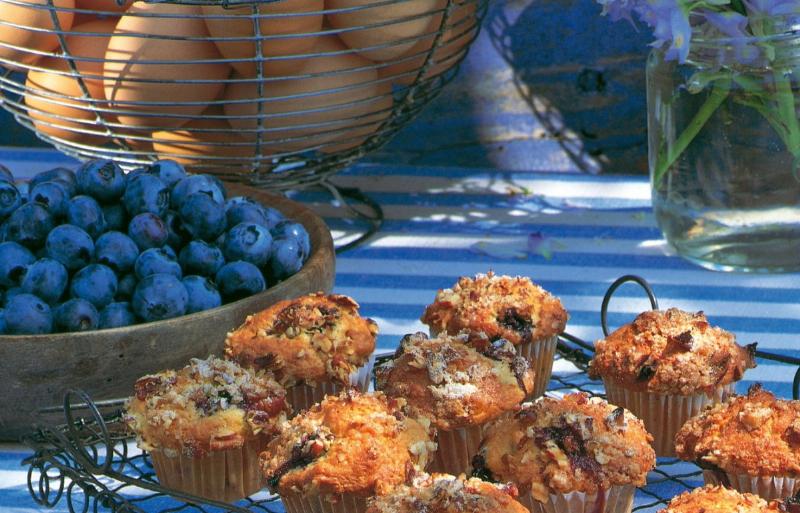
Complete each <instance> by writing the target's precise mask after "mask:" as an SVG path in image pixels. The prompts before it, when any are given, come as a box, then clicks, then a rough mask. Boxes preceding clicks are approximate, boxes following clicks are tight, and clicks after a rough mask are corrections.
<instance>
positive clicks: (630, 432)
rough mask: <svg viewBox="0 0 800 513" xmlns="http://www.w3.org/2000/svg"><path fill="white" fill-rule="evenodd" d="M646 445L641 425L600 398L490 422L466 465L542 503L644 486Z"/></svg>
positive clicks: (524, 410)
mask: <svg viewBox="0 0 800 513" xmlns="http://www.w3.org/2000/svg"><path fill="white" fill-rule="evenodd" d="M652 440H653V438H652V436H650V434H649V433H648V432H647V431H646V430H645V428H644V424H643V423H642V421H641V420H639V419H638V418H636V417H635V416H633V414H631V413H630V412H629V411H627V410H625V409H623V408H618V407H616V406H613V405H610V404H608V403H607V402H606V401H604V400H602V399H600V398H590V397H589V396H588V395H587V394H584V393H576V394H569V395H566V396H564V397H563V398H562V399H556V398H551V397H543V398H540V399H539V400H537V401H535V402H533V403H526V404H524V405H523V406H522V407H521V408H520V409H519V411H517V413H516V414H514V415H513V416H509V417H503V418H501V419H500V420H498V421H497V422H495V423H494V424H493V425H492V426H491V427H490V428H489V430H488V432H487V434H486V436H485V438H484V441H483V444H482V446H481V449H480V451H479V452H478V454H477V455H476V456H475V458H474V459H473V462H472V465H473V468H474V469H475V475H476V476H479V477H483V478H484V479H490V480H492V481H498V482H506V481H509V482H512V483H514V484H515V485H517V487H519V489H520V491H521V492H523V493H526V492H528V491H530V493H531V494H532V496H533V497H534V498H535V499H536V500H538V501H540V502H546V501H547V499H548V497H549V495H550V494H551V493H569V492H583V493H588V494H595V493H599V492H601V491H604V490H608V489H609V488H610V487H611V486H614V485H628V484H632V485H636V486H641V485H644V484H645V481H646V477H647V473H648V472H649V471H650V470H651V469H652V468H653V467H654V466H655V453H654V451H653V448H652V447H651V446H650V443H651V442H652Z"/></svg>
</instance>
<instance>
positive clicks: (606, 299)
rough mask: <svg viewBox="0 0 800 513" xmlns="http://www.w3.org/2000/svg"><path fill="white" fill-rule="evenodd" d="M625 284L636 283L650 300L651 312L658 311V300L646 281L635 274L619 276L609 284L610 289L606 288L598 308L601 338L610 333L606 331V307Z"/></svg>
mask: <svg viewBox="0 0 800 513" xmlns="http://www.w3.org/2000/svg"><path fill="white" fill-rule="evenodd" d="M626 283H636V284H637V285H639V286H640V287H642V289H644V291H645V293H646V294H647V298H648V299H649V300H650V308H651V309H653V310H658V299H657V298H656V294H655V292H653V288H652V287H651V286H650V284H649V283H648V282H647V280H645V279H644V278H642V277H641V276H637V275H635V274H626V275H625V276H620V277H619V278H617V279H616V280H615V281H614V283H612V284H611V286H610V287H608V290H607V291H606V294H605V295H604V296H603V304H602V305H601V306H600V326H601V327H602V328H603V336H606V337H607V336H608V334H609V333H610V332H611V331H610V330H609V329H608V305H609V303H611V299H612V298H613V297H614V293H615V292H616V291H617V289H618V288H620V287H621V286H622V285H624V284H626Z"/></svg>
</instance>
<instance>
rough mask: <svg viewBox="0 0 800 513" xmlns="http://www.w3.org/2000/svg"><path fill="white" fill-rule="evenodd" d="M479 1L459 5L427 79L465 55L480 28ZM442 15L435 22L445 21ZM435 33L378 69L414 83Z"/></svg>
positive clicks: (396, 80)
mask: <svg viewBox="0 0 800 513" xmlns="http://www.w3.org/2000/svg"><path fill="white" fill-rule="evenodd" d="M476 11H477V8H476V2H474V1H473V2H470V3H465V4H463V5H460V6H458V7H456V9H455V10H454V11H453V14H452V15H451V16H450V19H449V20H448V23H447V29H446V31H445V33H444V34H442V38H441V40H440V43H439V44H440V46H439V47H438V48H437V49H436V52H435V53H434V55H433V57H432V59H431V63H430V67H429V68H428V71H427V73H426V74H425V77H424V78H426V79H429V78H433V77H436V76H437V75H440V74H442V73H444V72H445V71H447V70H449V69H450V68H452V67H453V66H455V64H456V63H457V62H458V61H459V60H460V59H461V57H463V55H464V53H465V52H466V51H467V46H468V45H469V43H470V41H472V38H473V37H475V34H476V33H477V31H478V21H477V18H476ZM441 20H442V17H441V15H440V16H438V17H437V18H436V20H435V24H436V25H435V26H438V24H440V23H441ZM433 42H434V37H428V38H425V39H423V40H421V41H420V42H419V43H417V44H416V45H414V47H413V48H411V49H410V50H409V51H408V52H407V53H406V54H405V55H403V56H401V57H399V58H398V59H399V60H400V62H397V63H395V64H391V65H389V66H386V67H384V68H381V69H379V70H378V74H379V75H380V77H381V78H391V79H392V82H393V83H395V84H400V85H405V86H408V85H411V84H412V83H413V82H414V80H415V79H416V78H417V76H418V75H419V70H420V68H422V65H423V64H424V63H425V58H426V57H427V54H428V52H430V50H431V49H432V48H433Z"/></svg>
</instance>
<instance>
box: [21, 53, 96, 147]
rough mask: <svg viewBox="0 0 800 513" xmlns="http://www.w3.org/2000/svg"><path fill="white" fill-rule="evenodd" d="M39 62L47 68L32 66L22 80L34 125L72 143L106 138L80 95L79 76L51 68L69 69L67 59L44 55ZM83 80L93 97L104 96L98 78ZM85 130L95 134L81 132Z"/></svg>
mask: <svg viewBox="0 0 800 513" xmlns="http://www.w3.org/2000/svg"><path fill="white" fill-rule="evenodd" d="M39 66H41V67H43V68H47V71H34V70H32V71H30V72H28V79H27V81H26V82H25V88H26V91H27V92H26V94H25V104H26V105H27V106H28V115H29V116H30V117H31V118H32V119H33V124H34V126H35V127H36V129H37V130H39V131H40V132H42V133H44V134H48V135H51V136H53V137H58V138H60V139H64V140H67V141H71V142H75V143H81V144H94V145H99V144H103V143H104V142H106V141H107V140H108V138H107V137H105V136H103V135H101V134H102V132H101V128H100V127H98V124H97V122H96V119H97V118H96V116H95V113H94V109H93V108H92V105H91V103H90V102H87V101H86V100H81V99H80V98H81V97H82V96H83V91H82V89H81V87H80V85H79V83H78V80H77V79H75V78H73V77H70V76H65V75H59V74H57V73H54V72H53V71H61V72H69V70H70V68H69V66H68V64H67V61H65V60H64V59H60V58H47V59H43V60H42V61H41V62H40V64H39ZM51 70H52V71H51ZM85 84H86V87H87V89H88V90H89V93H90V95H91V96H92V97H93V98H98V97H99V98H102V97H103V88H102V85H101V84H100V83H99V82H98V81H86V82H85ZM58 95H63V96H65V97H67V98H62V97H61V96H58ZM62 117H63V118H67V119H61V118H62ZM81 121H84V123H81ZM87 130H88V131H91V132H95V133H96V135H93V134H91V133H90V134H87V133H83V131H87Z"/></svg>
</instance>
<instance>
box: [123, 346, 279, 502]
mask: <svg viewBox="0 0 800 513" xmlns="http://www.w3.org/2000/svg"><path fill="white" fill-rule="evenodd" d="M290 412H291V409H290V407H289V403H288V402H287V401H286V392H285V390H284V389H283V387H282V386H281V385H280V384H279V383H278V382H277V381H275V380H274V379H273V378H272V375H271V374H269V373H268V372H266V371H254V370H249V369H243V368H242V367H240V366H238V365H237V364H235V363H233V362H229V361H225V360H221V359H219V358H216V357H210V358H208V359H206V360H199V359H194V360H192V361H191V362H190V363H189V365H187V366H186V367H184V368H183V369H180V370H178V371H174V370H168V371H164V372H160V373H158V374H153V375H149V376H144V377H142V378H140V379H139V380H138V381H136V384H135V385H134V396H133V397H132V398H131V399H130V400H129V402H128V405H127V413H126V422H127V424H128V425H129V426H130V429H131V430H132V431H133V432H134V433H135V434H136V440H137V444H138V445H139V447H140V448H141V449H144V450H146V451H149V452H150V455H151V457H152V460H153V467H154V468H155V472H156V475H157V476H158V479H159V481H160V482H161V484H162V485H164V486H165V487H166V488H172V489H175V490H179V491H182V492H186V493H189V494H193V495H198V496H201V497H205V498H208V499H214V500H220V501H224V502H234V501H237V500H239V499H241V498H243V497H246V496H248V495H251V494H253V493H255V492H257V491H258V490H259V489H260V488H261V487H262V482H263V481H262V478H261V474H260V471H259V465H258V454H259V453H260V452H261V451H262V450H263V449H264V448H265V447H266V445H267V442H269V440H270V439H271V438H272V437H273V436H275V434H276V433H277V431H278V427H279V426H280V425H281V424H282V423H283V422H286V420H287V416H288V414H289V413H290Z"/></svg>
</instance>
